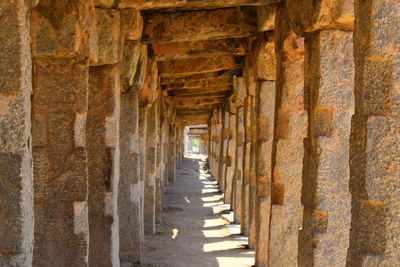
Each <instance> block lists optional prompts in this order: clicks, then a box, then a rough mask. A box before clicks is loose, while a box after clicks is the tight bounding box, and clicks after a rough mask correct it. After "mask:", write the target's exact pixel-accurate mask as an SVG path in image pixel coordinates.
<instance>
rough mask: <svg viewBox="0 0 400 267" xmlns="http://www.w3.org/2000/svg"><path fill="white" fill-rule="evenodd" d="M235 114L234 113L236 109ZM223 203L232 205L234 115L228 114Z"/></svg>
mask: <svg viewBox="0 0 400 267" xmlns="http://www.w3.org/2000/svg"><path fill="white" fill-rule="evenodd" d="M234 109H235V113H236V108H234ZM227 146H228V147H227V149H228V150H227V157H228V159H229V160H228V161H227V164H226V165H227V166H226V174H225V194H224V202H225V203H232V192H233V182H234V174H235V167H236V114H232V113H230V114H229V140H228V144H227Z"/></svg>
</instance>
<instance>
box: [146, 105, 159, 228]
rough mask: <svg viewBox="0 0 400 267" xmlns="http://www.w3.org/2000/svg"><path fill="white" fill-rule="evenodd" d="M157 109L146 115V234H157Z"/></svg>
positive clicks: (151, 107)
mask: <svg viewBox="0 0 400 267" xmlns="http://www.w3.org/2000/svg"><path fill="white" fill-rule="evenodd" d="M156 118H157V108H156V103H153V104H151V105H150V106H149V107H148V110H147V113H146V124H147V128H146V155H145V159H146V162H145V173H144V232H145V234H146V235H153V234H154V233H155V208H156V205H155V201H156V164H157V162H156V160H157V119H156Z"/></svg>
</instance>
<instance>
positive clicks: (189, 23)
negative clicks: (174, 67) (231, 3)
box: [143, 7, 257, 43]
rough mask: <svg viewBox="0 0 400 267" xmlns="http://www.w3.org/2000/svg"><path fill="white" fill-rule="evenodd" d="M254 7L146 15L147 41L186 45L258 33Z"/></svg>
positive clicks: (145, 35) (145, 32)
mask: <svg viewBox="0 0 400 267" xmlns="http://www.w3.org/2000/svg"><path fill="white" fill-rule="evenodd" d="M256 19H257V16H256V14H255V10H254V8H251V7H243V8H228V9H215V10H205V11H190V12H175V13H166V14H163V15H161V14H151V15H146V16H144V21H145V27H144V30H143V40H144V41H145V42H149V43H155V42H178V41H179V42H182V41H201V40H208V39H221V38H229V37H240V36H246V35H249V34H252V33H255V32H256V31H257V29H256Z"/></svg>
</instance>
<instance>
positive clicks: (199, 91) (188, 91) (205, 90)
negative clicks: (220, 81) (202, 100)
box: [169, 86, 232, 96]
mask: <svg viewBox="0 0 400 267" xmlns="http://www.w3.org/2000/svg"><path fill="white" fill-rule="evenodd" d="M231 90H232V88H231V87H218V86H216V87H208V88H203V89H176V90H171V91H169V94H170V95H173V96H189V95H190V96H191V95H196V94H208V93H217V92H228V91H231Z"/></svg>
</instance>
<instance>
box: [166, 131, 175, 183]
mask: <svg viewBox="0 0 400 267" xmlns="http://www.w3.org/2000/svg"><path fill="white" fill-rule="evenodd" d="M175 138H176V136H175V128H174V126H173V125H171V124H170V125H169V143H168V147H169V148H168V173H169V174H168V181H169V182H170V183H174V182H175V172H176V165H175V157H176V156H175V153H176V151H175V142H177V140H176V139H175Z"/></svg>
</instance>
